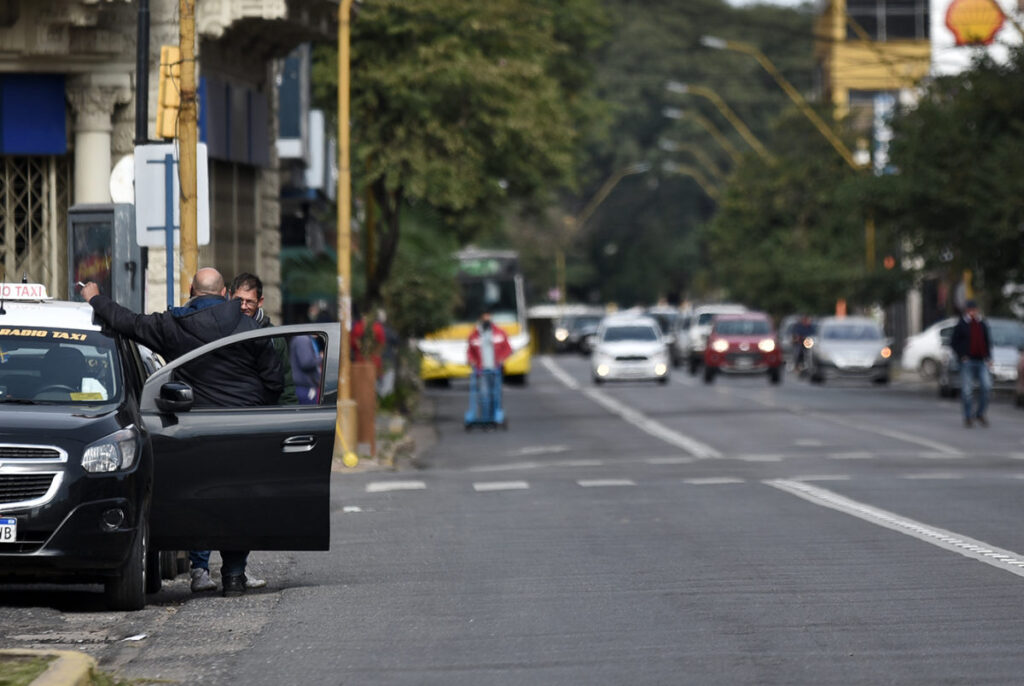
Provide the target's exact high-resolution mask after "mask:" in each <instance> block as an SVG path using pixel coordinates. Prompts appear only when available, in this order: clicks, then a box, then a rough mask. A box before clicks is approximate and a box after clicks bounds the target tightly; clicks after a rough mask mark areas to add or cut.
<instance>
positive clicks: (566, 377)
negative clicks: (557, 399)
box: [540, 357, 580, 391]
mask: <svg viewBox="0 0 1024 686" xmlns="http://www.w3.org/2000/svg"><path fill="white" fill-rule="evenodd" d="M540 363H541V364H542V365H544V367H545V368H546V369H547V370H548V371H549V372H551V375H552V376H553V377H555V378H556V379H558V380H559V381H561V382H562V384H563V385H564V386H565V387H566V388H568V389H569V390H573V391H578V390H580V385H579V384H578V383H577V382H576V379H574V378H572V376H571V375H570V374H569V372H567V371H565V370H564V369H562V368H561V367H559V366H558V365H557V364H555V361H554V360H552V359H551V358H550V357H542V358H540Z"/></svg>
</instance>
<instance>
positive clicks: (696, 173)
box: [661, 161, 718, 200]
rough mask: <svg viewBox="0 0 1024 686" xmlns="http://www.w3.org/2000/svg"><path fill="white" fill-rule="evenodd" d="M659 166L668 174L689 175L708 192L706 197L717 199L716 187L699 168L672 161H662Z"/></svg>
mask: <svg viewBox="0 0 1024 686" xmlns="http://www.w3.org/2000/svg"><path fill="white" fill-rule="evenodd" d="M661 168H662V170H664V171H666V172H668V173H670V174H682V175H684V176H689V177H690V178H691V179H693V180H694V181H696V182H697V185H698V186H700V187H701V189H703V191H704V192H705V193H707V194H708V197H710V198H711V199H712V200H718V188H717V187H716V186H715V185H714V184H713V183H711V182H710V181H708V179H707V177H706V176H704V174H702V173H701V171H700V169H697V168H696V167H694V166H692V165H689V164H680V163H678V162H672V161H666V162H664V163H662V165H661Z"/></svg>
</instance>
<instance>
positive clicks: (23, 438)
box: [0, 404, 121, 445]
mask: <svg viewBox="0 0 1024 686" xmlns="http://www.w3.org/2000/svg"><path fill="white" fill-rule="evenodd" d="M3 409H4V411H3V412H2V413H0V443H32V444H39V445H46V444H51V443H53V444H63V443H65V442H67V443H73V444H82V445H84V444H86V443H91V442H93V441H94V440H96V439H98V438H102V437H103V436H105V435H107V434H109V433H113V432H114V431H117V430H118V429H119V428H121V425H120V424H119V422H118V421H117V416H116V412H115V410H114V409H112V408H111V407H110V406H106V407H93V408H73V409H69V408H68V407H67V406H66V405H65V406H55V405H45V406H44V405H38V406H35V405H14V404H5V405H4V406H3Z"/></svg>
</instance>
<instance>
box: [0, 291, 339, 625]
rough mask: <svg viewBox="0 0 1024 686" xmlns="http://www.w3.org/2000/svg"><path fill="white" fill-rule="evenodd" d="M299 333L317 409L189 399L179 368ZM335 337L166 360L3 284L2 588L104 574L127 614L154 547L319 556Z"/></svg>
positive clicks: (293, 329) (324, 332) (324, 536)
mask: <svg viewBox="0 0 1024 686" xmlns="http://www.w3.org/2000/svg"><path fill="white" fill-rule="evenodd" d="M296 336H312V337H313V339H314V342H315V343H316V345H317V349H318V350H320V351H322V352H323V364H322V369H321V374H320V378H321V384H320V393H319V394H318V397H317V399H316V401H315V404H309V405H270V406H260V407H246V408H230V407H193V400H192V392H191V389H190V388H189V386H188V385H187V384H185V383H184V382H182V381H180V380H179V379H178V377H177V374H176V372H177V371H178V370H179V369H180V368H181V367H182V366H184V365H187V364H188V363H189V362H191V361H193V360H195V359H196V358H198V357H200V356H202V355H205V354H209V353H211V352H212V351H218V350H222V349H223V348H225V347H226V346H231V345H233V344H237V343H240V342H242V341H248V340H251V339H257V338H266V339H273V338H275V337H280V338H281V339H283V342H284V344H285V345H284V347H283V350H284V351H285V353H284V354H286V353H287V350H288V348H287V343H288V342H289V341H290V340H291V339H293V338H294V337H296ZM339 336H340V328H339V325H338V324H337V323H333V324H332V323H324V324H308V325H293V326H280V327H270V328H265V329H258V330H255V331H249V332H246V333H242V334H237V335H234V336H230V337H226V338H223V339H220V340H217V341H215V342H213V343H210V344H207V345H205V346H203V347H201V348H198V349H196V350H194V351H192V352H190V353H189V354H187V355H184V356H182V357H180V358H178V359H176V360H173V361H172V362H170V363H169V364H163V363H162V360H161V359H160V358H159V357H158V356H157V355H155V354H153V353H152V352H150V351H148V350H146V349H145V348H144V347H142V346H139V345H137V344H135V343H134V342H132V341H129V340H127V339H126V338H124V337H122V336H119V335H116V334H113V333H111V332H109V331H104V330H102V329H101V327H100V326H99V325H98V324H97V323H96V322H95V321H94V318H93V312H92V308H91V307H90V306H89V305H87V304H85V303H74V302H66V301H57V300H52V299H50V298H48V297H47V296H46V292H45V288H44V287H43V286H41V285H39V284H13V283H11V284H7V283H4V284H0V582H15V583H24V582H26V581H31V582H35V581H47V582H52V581H71V582H75V583H82V582H89V583H93V582H95V583H102V584H103V585H104V588H105V593H106V599H107V604H108V606H109V607H110V608H111V609H120V610H137V609H141V608H142V607H143V606H144V605H145V602H146V594H147V593H155V592H156V591H158V590H159V589H160V584H161V574H160V561H159V552H158V551H161V550H164V551H171V550H209V549H212V550H219V549H222V548H224V549H229V550H239V549H249V550H327V549H328V547H329V539H330V524H329V496H330V472H331V460H332V454H333V448H334V432H335V423H336V416H337V414H336V400H337V382H336V381H337V375H338V368H337V365H338V359H339V358H338V349H339ZM279 342H280V341H279ZM228 352H230V351H228Z"/></svg>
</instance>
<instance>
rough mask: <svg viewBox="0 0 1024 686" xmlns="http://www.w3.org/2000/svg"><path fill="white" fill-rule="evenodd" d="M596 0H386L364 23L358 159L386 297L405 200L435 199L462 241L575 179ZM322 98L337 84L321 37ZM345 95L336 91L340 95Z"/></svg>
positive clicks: (359, 22) (356, 110) (355, 128)
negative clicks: (516, 201) (581, 54)
mask: <svg viewBox="0 0 1024 686" xmlns="http://www.w3.org/2000/svg"><path fill="white" fill-rule="evenodd" d="M598 17H599V12H598V6H597V5H596V2H595V1H593V0H572V2H569V3H562V2H558V1H557V0H506V1H505V2H502V3H489V2H478V1H476V0H380V1H379V2H373V3H366V4H364V5H361V6H360V8H359V11H358V16H357V17H356V18H355V20H354V21H353V24H352V84H351V89H352V90H351V93H352V136H353V142H354V148H353V150H354V161H353V166H354V167H355V168H356V169H355V172H356V173H357V174H358V178H359V181H360V183H361V184H362V185H363V186H368V187H370V188H371V189H372V191H373V195H374V197H375V199H376V203H377V206H378V208H379V212H380V215H381V227H380V238H379V243H378V245H379V251H378V253H377V256H376V258H377V259H376V260H375V269H374V273H373V274H371V275H370V278H369V279H368V284H369V285H368V293H367V297H368V298H369V299H370V300H371V301H375V300H377V299H379V296H380V289H381V285H382V284H383V283H384V282H386V281H387V279H388V277H389V275H390V272H391V268H392V263H393V261H394V258H395V255H396V254H397V249H398V245H399V239H400V236H401V232H402V230H401V223H402V218H403V216H404V212H405V210H407V209H408V208H409V207H413V206H417V205H424V206H427V207H430V208H432V210H433V212H434V213H435V214H436V216H437V217H438V218H439V219H440V221H441V224H442V226H443V227H444V228H445V230H446V231H449V232H451V233H452V234H453V235H455V236H457V237H458V238H459V239H460V241H465V240H468V239H469V238H470V237H472V236H474V235H476V234H477V233H478V232H479V230H480V229H481V227H484V226H487V225H488V224H490V223H493V222H495V221H497V219H498V217H499V212H500V210H501V209H502V208H503V207H504V206H505V205H506V204H507V203H508V201H509V199H510V198H532V197H539V196H543V195H544V194H546V193H548V192H550V189H551V188H552V187H557V186H560V185H566V184H571V183H572V179H573V170H574V168H575V155H576V152H577V147H576V146H577V144H578V140H579V138H580V136H579V132H578V129H577V123H578V122H583V123H584V124H588V123H589V122H590V121H591V120H592V119H593V117H592V116H591V115H586V116H584V115H585V113H586V108H585V106H584V100H585V98H582V97H581V95H582V92H583V89H584V87H585V83H586V80H587V79H586V69H585V68H583V67H582V66H581V65H580V64H577V63H576V62H575V61H574V59H573V57H572V56H573V54H574V53H573V50H575V49H577V48H579V47H580V46H585V45H586V44H588V42H589V41H590V40H591V38H590V36H591V29H590V28H589V25H590V23H592V20H593V19H595V18H598ZM314 80H315V84H316V94H317V99H318V100H319V101H320V102H322V103H324V104H328V105H329V104H330V103H332V102H333V101H334V100H335V98H334V95H333V93H334V92H335V91H336V76H335V73H334V61H333V57H332V55H331V51H330V50H327V51H320V52H319V53H318V58H317V63H316V65H315V72H314ZM329 106H330V108H331V109H333V105H329Z"/></svg>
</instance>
